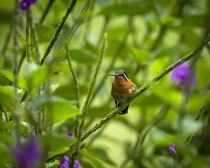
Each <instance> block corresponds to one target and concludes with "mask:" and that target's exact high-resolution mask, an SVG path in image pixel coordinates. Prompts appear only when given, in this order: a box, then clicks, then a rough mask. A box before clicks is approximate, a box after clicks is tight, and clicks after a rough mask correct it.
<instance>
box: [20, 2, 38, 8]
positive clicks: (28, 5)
mask: <svg viewBox="0 0 210 168" xmlns="http://www.w3.org/2000/svg"><path fill="white" fill-rule="evenodd" d="M37 1H38V0H21V1H20V9H21V10H22V11H26V10H29V9H30V6H31V4H35V3H36V2H37Z"/></svg>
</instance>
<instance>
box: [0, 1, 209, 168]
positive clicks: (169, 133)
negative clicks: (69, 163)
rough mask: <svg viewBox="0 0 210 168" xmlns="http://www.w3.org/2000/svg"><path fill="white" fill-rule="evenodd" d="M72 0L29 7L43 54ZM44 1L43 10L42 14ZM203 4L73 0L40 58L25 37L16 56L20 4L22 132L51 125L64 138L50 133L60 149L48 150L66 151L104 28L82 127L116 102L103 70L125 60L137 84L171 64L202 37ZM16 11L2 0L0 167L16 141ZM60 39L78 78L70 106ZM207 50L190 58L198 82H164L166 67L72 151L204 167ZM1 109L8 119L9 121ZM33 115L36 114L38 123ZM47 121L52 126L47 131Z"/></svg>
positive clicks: (133, 164)
mask: <svg viewBox="0 0 210 168" xmlns="http://www.w3.org/2000/svg"><path fill="white" fill-rule="evenodd" d="M70 2H71V1H69V0H49V1H48V0H38V2H37V3H36V4H34V5H33V6H31V13H32V20H33V26H34V30H35V32H36V33H37V36H38V49H39V53H40V58H42V56H43V55H44V53H45V50H46V48H47V46H48V44H49V42H50V40H51V39H52V37H53V35H54V33H55V30H56V27H57V26H58V24H59V22H60V21H61V19H62V17H63V16H64V13H65V11H66V8H67V7H68V5H69V4H70ZM49 4H51V6H50V5H49ZM47 6H49V10H48V12H47V14H46V17H45V18H44V19H43V20H41V18H43V15H44V12H46V11H47ZM209 7H210V1H209V0H199V1H196V0H173V1H168V0H140V1H138V0H86V1H85V0H78V2H77V4H76V6H75V8H74V10H73V12H72V13H71V14H70V15H69V17H68V19H67V21H66V24H65V25H64V27H63V29H62V31H61V34H60V36H59V38H58V40H57V41H56V43H55V45H54V47H53V49H52V51H51V52H50V54H49V56H48V58H47V59H46V61H45V65H43V66H38V65H36V62H37V61H36V60H37V53H36V50H35V44H34V40H31V41H32V42H31V51H32V54H31V55H32V60H31V61H27V59H26V58H24V57H23V53H24V50H25V46H26V12H23V11H20V13H19V14H20V20H19V25H18V27H19V34H18V38H19V50H18V53H19V54H18V61H19V63H20V60H21V58H23V59H24V61H23V63H22V64H21V66H20V72H19V84H18V86H19V89H18V96H17V97H18V100H20V99H21V97H22V96H23V95H24V92H25V91H28V92H29V95H28V96H27V98H26V100H25V102H23V103H18V105H17V106H18V110H17V111H18V114H19V115H20V118H21V121H20V131H21V137H24V138H26V137H28V136H30V135H33V134H39V135H40V136H44V135H45V134H47V133H48V132H49V131H50V132H51V135H52V139H53V137H54V136H55V137H61V138H60V139H56V138H55V137H54V138H55V144H56V145H57V144H60V148H59V149H53V145H54V144H53V145H52V144H51V148H49V149H48V150H49V151H47V152H49V153H50V152H51V153H53V152H54V153H53V154H61V153H62V152H64V151H66V150H67V149H66V148H65V146H68V145H67V144H68V143H67V144H66V143H62V142H66V137H65V134H66V133H67V131H71V132H73V133H74V130H75V127H76V125H75V121H76V116H75V115H78V114H79V111H82V107H83V105H84V102H85V100H86V96H87V93H88V88H89V86H90V83H91V81H92V79H93V74H94V71H95V67H96V63H97V60H98V58H99V55H100V51H101V45H102V40H103V35H104V33H107V38H106V48H105V53H104V55H103V60H102V64H101V67H100V69H99V72H98V76H97V78H96V83H95V87H94V90H93V95H92V98H91V101H90V106H89V109H88V113H87V116H86V118H85V125H84V128H83V130H85V131H88V130H89V129H90V128H91V127H93V126H94V125H95V124H96V123H97V122H99V121H100V120H101V119H103V118H104V117H105V116H106V115H107V114H109V113H110V112H111V111H112V110H114V109H115V103H114V100H113V98H112V97H111V84H112V82H113V80H114V77H109V76H107V74H108V73H115V71H116V70H117V69H121V68H122V69H124V70H125V71H126V72H127V74H128V77H129V78H130V79H132V82H133V83H135V85H136V87H137V89H138V88H140V87H141V86H142V85H144V84H146V83H147V82H149V81H150V80H151V79H152V78H153V77H155V76H156V75H158V73H160V72H161V71H163V70H164V69H165V68H167V67H168V66H169V65H171V64H173V63H175V62H176V61H178V60H179V59H180V58H182V57H183V56H185V55H187V54H189V53H191V52H192V51H193V50H195V49H196V47H197V46H198V45H199V44H200V42H201V41H202V40H203V39H204V38H206V37H207V36H209V34H208V33H207V31H208V29H209V26H210V19H209V18H210V8H209ZM13 15H14V2H13V1H12V0H1V5H0V16H1V17H0V37H1V40H0V47H1V48H0V49H1V57H0V67H1V71H0V85H1V87H0V99H1V100H0V104H1V109H0V110H1V113H0V114H1V120H0V122H1V124H0V131H1V135H0V142H1V143H0V158H3V159H1V161H0V166H1V167H9V166H11V165H12V164H13V162H12V161H11V157H10V154H9V152H8V151H7V147H8V146H11V145H12V144H14V143H15V140H16V138H15V134H14V132H15V117H13V113H12V110H13V108H12V102H13V100H14V88H13V84H12V83H13V76H12V73H13V69H14V54H13V53H14V46H13V34H14V31H13V30H14V25H13ZM65 41H66V42H67V45H68V48H69V53H70V55H71V57H72V61H71V63H72V66H73V69H74V71H75V74H76V76H77V79H78V83H79V91H80V101H79V103H80V109H79V111H78V109H77V110H75V107H73V106H74V105H76V92H75V84H74V80H73V78H72V74H71V72H70V70H69V65H68V62H67V59H66V51H65V47H64V42H65ZM209 54H210V45H207V46H206V47H204V48H203V50H202V52H201V53H199V55H197V57H196V58H193V59H191V60H189V61H188V62H189V63H191V64H192V68H193V69H194V70H195V72H196V86H195V87H190V88H185V87H180V86H179V85H178V84H176V83H173V82H172V81H171V80H170V74H169V75H166V76H165V77H163V78H162V79H161V80H160V81H158V82H157V83H156V84H154V85H153V86H152V87H151V88H150V89H148V90H147V91H146V92H145V93H143V94H142V95H140V96H139V97H137V98H136V99H135V100H134V101H133V102H132V103H131V104H130V108H129V112H128V114H127V115H124V116H121V115H117V116H116V117H115V118H113V119H111V120H110V121H109V122H108V123H106V124H105V125H104V126H103V127H102V128H100V129H99V130H97V131H96V132H95V133H93V134H91V135H90V136H89V137H88V138H87V139H86V140H85V141H84V142H82V149H81V150H80V152H79V155H78V160H79V161H80V164H81V167H83V168H111V167H113V168H116V167H124V168H138V167H139V168H141V167H143V168H144V167H145V168H153V167H160V168H163V167H164V168H169V167H175V168H182V167H190V168H194V167H195V168H197V167H199V168H207V167H208V165H209V164H210V157H209V155H210V146H209V145H210V143H209V142H210V141H209V138H210V136H209V134H210V132H209V127H210V122H209V117H210V116H209V110H210V107H209V102H208V100H209V97H210V92H209V88H210V78H209V77H210V59H209ZM40 58H39V59H40ZM47 96H50V97H55V98H56V99H55V100H54V99H53V100H52V102H51V103H52V104H53V105H54V106H53V110H52V109H49V108H47V110H46V109H45V108H46V106H47V105H46V104H47V103H49V99H47ZM59 98H61V99H62V100H61V99H59ZM43 108H44V109H45V110H46V111H45V112H46V116H45V119H46V118H47V119H46V121H44V123H43V126H42V127H41V128H39V131H38V132H39V133H37V132H36V131H35V130H36V124H39V119H38V118H37V114H36V112H37V110H40V109H42V110H43ZM17 111H16V112H17ZM47 111H48V112H47ZM29 113H30V115H29ZM199 114H201V115H199ZM197 115H199V117H198V118H197V120H196V117H197ZM6 116H7V117H9V118H10V119H8V120H7V118H6ZM30 117H32V118H34V120H35V124H34V123H32V120H31V119H30ZM51 117H52V118H53V119H51ZM49 118H50V119H49ZM48 119H49V121H48ZM48 122H52V123H51V124H53V125H52V128H51V129H49V125H50V124H49V123H48ZM62 137H63V138H62ZM24 138H23V139H24ZM171 142H174V143H175V144H176V146H175V150H176V154H175V153H172V154H170V153H168V146H169V145H170V144H171ZM42 143H43V144H46V143H47V141H45V140H44V139H43V142H42ZM43 146H45V145H43ZM61 148H62V150H61ZM43 150H44V149H43ZM70 153H71V152H70ZM69 155H71V154H69ZM46 157H47V156H46ZM59 157H61V156H59ZM59 157H56V158H53V159H52V160H50V161H49V162H51V163H52V164H49V162H48V164H46V167H57V165H58V163H59V162H56V160H59V161H60V158H59ZM42 166H43V165H42Z"/></svg>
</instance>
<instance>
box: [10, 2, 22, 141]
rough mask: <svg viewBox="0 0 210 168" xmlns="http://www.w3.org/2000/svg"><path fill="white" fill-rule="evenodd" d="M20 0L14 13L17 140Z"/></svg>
mask: <svg viewBox="0 0 210 168" xmlns="http://www.w3.org/2000/svg"><path fill="white" fill-rule="evenodd" d="M18 7H19V1H18V0H15V14H14V41H13V47H14V83H13V85H14V100H13V110H12V113H13V115H14V117H15V121H16V137H17V141H19V140H20V139H19V138H20V128H19V125H20V124H19V115H18V114H17V103H18V97H17V96H18V95H17V91H18V52H19V41H18V33H19V27H18V25H19V9H18Z"/></svg>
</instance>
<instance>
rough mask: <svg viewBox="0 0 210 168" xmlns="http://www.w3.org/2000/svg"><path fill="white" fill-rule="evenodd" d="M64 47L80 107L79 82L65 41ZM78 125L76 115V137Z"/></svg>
mask: <svg viewBox="0 0 210 168" xmlns="http://www.w3.org/2000/svg"><path fill="white" fill-rule="evenodd" d="M65 48H66V57H67V60H68V64H69V69H70V71H71V73H72V77H73V80H74V86H75V91H76V101H77V108H78V109H80V104H79V102H80V93H79V83H78V80H77V76H76V73H75V71H74V69H73V66H72V63H71V62H72V59H71V56H70V54H69V49H68V45H67V42H65ZM78 127H79V117H78V116H77V117H76V122H75V136H76V137H77V135H78Z"/></svg>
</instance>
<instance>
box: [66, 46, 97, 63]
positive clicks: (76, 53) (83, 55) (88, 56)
mask: <svg viewBox="0 0 210 168" xmlns="http://www.w3.org/2000/svg"><path fill="white" fill-rule="evenodd" d="M69 52H70V55H71V57H72V59H73V60H75V61H77V62H79V63H83V64H87V65H93V64H95V63H96V61H97V56H96V55H94V54H93V53H91V52H89V51H87V50H85V49H72V50H70V51H69Z"/></svg>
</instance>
